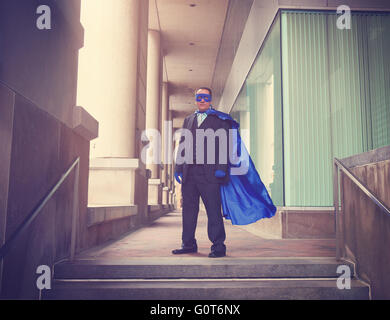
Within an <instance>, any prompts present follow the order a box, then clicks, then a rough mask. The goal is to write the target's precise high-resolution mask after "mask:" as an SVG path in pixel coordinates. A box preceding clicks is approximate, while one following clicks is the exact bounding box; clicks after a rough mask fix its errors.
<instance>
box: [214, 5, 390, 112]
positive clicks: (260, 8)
mask: <svg viewBox="0 0 390 320" xmlns="http://www.w3.org/2000/svg"><path fill="white" fill-rule="evenodd" d="M342 4H345V5H349V6H350V8H351V9H352V10H354V9H355V10H356V9H362V10H390V3H389V1H387V0H373V1H372V0H254V1H253V4H252V7H251V10H250V13H249V16H248V19H247V21H246V24H245V28H244V31H243V34H242V37H241V41H240V44H239V46H238V48H237V52H236V54H235V57H234V60H233V63H232V66H231V69H230V72H229V74H228V77H227V79H226V83H225V87H224V89H223V93H222V96H221V99H220V100H219V102H218V103H217V104H216V105H217V106H219V107H220V110H221V111H224V112H227V113H229V112H230V110H231V108H232V107H233V104H234V102H235V100H236V98H237V96H238V94H239V92H240V90H241V87H242V84H243V83H244V81H245V78H246V76H247V75H248V73H249V71H250V69H251V66H252V64H253V62H254V60H255V58H256V56H257V53H258V52H259V50H260V48H261V46H262V44H263V42H264V39H265V37H266V35H267V32H268V30H269V28H270V26H271V24H272V22H273V20H274V18H275V16H276V14H277V12H278V10H279V9H281V8H295V9H327V10H336V8H337V7H338V6H339V5H342Z"/></svg>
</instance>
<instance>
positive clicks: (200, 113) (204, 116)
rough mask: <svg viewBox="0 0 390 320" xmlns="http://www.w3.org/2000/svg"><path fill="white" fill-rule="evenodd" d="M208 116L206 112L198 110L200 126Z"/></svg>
mask: <svg viewBox="0 0 390 320" xmlns="http://www.w3.org/2000/svg"><path fill="white" fill-rule="evenodd" d="M206 117H207V114H206V112H198V113H197V120H198V127H200V125H201V124H202V122H203V121H204V119H206Z"/></svg>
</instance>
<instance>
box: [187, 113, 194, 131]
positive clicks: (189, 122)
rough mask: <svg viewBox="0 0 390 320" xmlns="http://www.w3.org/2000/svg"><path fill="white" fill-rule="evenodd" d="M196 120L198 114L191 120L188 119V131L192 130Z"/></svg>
mask: <svg viewBox="0 0 390 320" xmlns="http://www.w3.org/2000/svg"><path fill="white" fill-rule="evenodd" d="M194 120H196V113H193V114H192V115H191V116H190V118H189V119H188V127H187V129H190V130H191V128H192V126H193V125H194Z"/></svg>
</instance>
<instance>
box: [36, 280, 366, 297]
mask: <svg viewBox="0 0 390 320" xmlns="http://www.w3.org/2000/svg"><path fill="white" fill-rule="evenodd" d="M368 298H369V288H368V286H367V285H365V284H364V283H363V282H361V281H359V280H356V279H353V280H352V281H351V288H350V289H343V290H341V289H338V288H337V280H336V279H334V278H332V279H232V278H230V279H210V280H205V279H177V280H161V279H160V280H134V279H126V280H125V279H124V280H116V281H113V280H56V281H55V283H54V285H53V289H52V290H44V291H43V299H56V300H62V299H66V300H68V299H75V300H82V299H84V300H91V299H94V300H111V299H115V300H210V299H212V300H269V299H272V300H367V299H368Z"/></svg>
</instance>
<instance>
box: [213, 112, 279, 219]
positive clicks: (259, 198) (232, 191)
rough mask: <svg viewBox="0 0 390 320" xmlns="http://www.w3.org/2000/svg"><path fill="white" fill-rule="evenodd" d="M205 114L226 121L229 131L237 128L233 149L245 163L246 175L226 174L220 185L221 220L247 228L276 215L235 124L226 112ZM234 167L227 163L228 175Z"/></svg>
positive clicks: (237, 125)
mask: <svg viewBox="0 0 390 320" xmlns="http://www.w3.org/2000/svg"><path fill="white" fill-rule="evenodd" d="M206 113H207V114H208V115H209V114H214V115H216V116H217V117H218V118H220V119H222V120H227V121H229V122H230V124H231V128H232V129H237V141H235V146H234V148H237V149H236V150H238V151H240V150H241V158H242V159H245V158H246V159H248V160H249V162H248V163H247V166H248V171H247V173H246V174H242V175H235V174H230V179H229V182H228V183H226V184H222V185H221V188H220V190H221V201H222V211H223V216H224V217H225V219H229V220H231V222H232V224H234V225H247V224H251V223H254V222H256V221H258V220H260V219H263V218H271V217H273V216H274V215H275V213H276V207H275V205H274V204H273V202H272V200H271V197H270V196H269V194H268V191H267V189H266V188H265V186H264V184H263V182H262V181H261V179H260V176H259V174H258V173H257V171H256V168H255V165H254V164H253V161H252V159H251V157H250V155H249V153H248V151H247V149H246V148H245V145H244V142H243V141H242V140H241V137H240V134H239V132H238V128H239V124H238V123H237V122H236V121H235V120H234V119H233V118H232V117H231V116H230V115H228V114H227V113H224V112H221V111H217V110H215V109H213V108H210V109H208V110H207V111H206ZM242 153H245V154H242ZM239 155H240V154H239ZM248 160H247V161H248ZM229 164H230V161H229ZM234 167H237V166H236V165H233V164H230V173H231V172H232V169H233V168H234Z"/></svg>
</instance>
